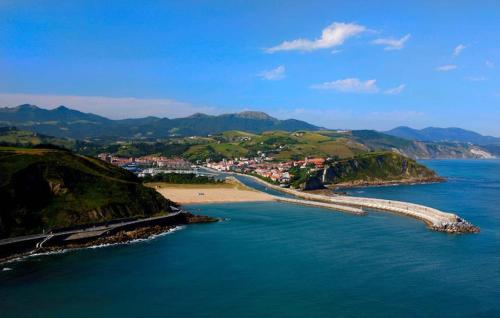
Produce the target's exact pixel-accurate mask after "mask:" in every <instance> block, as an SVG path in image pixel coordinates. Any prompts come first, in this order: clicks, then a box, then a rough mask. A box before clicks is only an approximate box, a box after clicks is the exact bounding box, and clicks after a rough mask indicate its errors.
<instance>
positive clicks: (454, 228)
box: [429, 217, 481, 234]
mask: <svg viewBox="0 0 500 318" xmlns="http://www.w3.org/2000/svg"><path fill="white" fill-rule="evenodd" d="M429 227H430V228H431V229H432V230H434V231H438V232H446V233H455V234H456V233H479V232H480V231H481V230H480V229H479V227H477V226H475V225H473V224H472V223H470V222H467V221H466V220H464V219H462V218H460V217H457V220H456V221H455V222H443V223H441V224H439V225H431V226H429Z"/></svg>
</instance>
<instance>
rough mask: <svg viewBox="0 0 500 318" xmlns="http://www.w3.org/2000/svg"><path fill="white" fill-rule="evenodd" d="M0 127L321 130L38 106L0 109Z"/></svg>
mask: <svg viewBox="0 0 500 318" xmlns="http://www.w3.org/2000/svg"><path fill="white" fill-rule="evenodd" d="M0 125H3V126H16V127H19V128H21V129H26V130H31V131H35V132H37V133H42V134H47V135H51V136H55V137H70V138H75V139H85V138H104V137H120V138H141V137H143V138H165V137H171V136H191V135H196V136H200V135H210V134H217V133H221V132H224V131H226V130H242V131H246V132H251V133H261V132H264V131H268V130H284V131H296V130H318V129H319V127H317V126H315V125H311V124H309V123H306V122H304V121H300V120H296V119H286V120H279V119H276V118H274V117H271V116H269V115H268V114H266V113H263V112H253V111H246V112H241V113H235V114H223V115H218V116H212V115H206V114H201V113H197V114H194V115H191V116H189V117H184V118H174V119H169V118H158V117H145V118H133V119H122V120H112V119H108V118H105V117H102V116H98V115H95V114H90V113H83V112H80V111H77V110H73V109H70V108H67V107H65V106H59V107H57V108H55V109H51V110H48V109H43V108H40V107H37V106H35V105H28V104H26V105H20V106H17V107H12V108H8V107H5V108H0Z"/></svg>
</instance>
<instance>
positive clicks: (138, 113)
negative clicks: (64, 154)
mask: <svg viewBox="0 0 500 318" xmlns="http://www.w3.org/2000/svg"><path fill="white" fill-rule="evenodd" d="M20 104H34V105H37V106H42V107H44V108H49V109H50V108H55V107H57V106H59V105H65V106H67V107H69V108H72V109H77V110H80V111H82V112H90V113H94V114H98V115H101V116H106V117H109V118H112V119H123V118H136V117H145V116H159V117H169V118H175V117H184V116H189V115H192V114H193V113H198V112H201V113H209V114H215V113H217V112H216V110H217V109H216V108H214V107H208V106H195V105H192V104H190V103H185V102H180V101H176V100H172V99H160V98H158V99H153V98H135V97H105V96H74V95H36V94H2V93H0V105H1V106H10V107H12V106H17V105H20Z"/></svg>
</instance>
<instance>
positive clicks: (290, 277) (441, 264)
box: [0, 161, 500, 318]
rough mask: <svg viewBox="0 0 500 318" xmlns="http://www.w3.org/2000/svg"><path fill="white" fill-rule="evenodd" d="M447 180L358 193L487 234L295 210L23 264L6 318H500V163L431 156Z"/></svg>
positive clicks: (269, 209) (252, 208)
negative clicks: (426, 208) (444, 214)
mask: <svg viewBox="0 0 500 318" xmlns="http://www.w3.org/2000/svg"><path fill="white" fill-rule="evenodd" d="M425 163H426V164H427V165H428V166H430V167H432V168H434V169H436V170H437V171H439V172H440V174H442V175H445V176H448V177H450V179H449V182H447V183H442V184H430V185H418V186H400V187H380V188H370V189H356V190H352V192H353V194H354V195H364V196H374V197H384V198H392V199H403V200H408V201H414V202H418V203H425V204H429V205H432V206H435V207H438V208H441V209H443V210H447V211H453V212H456V213H458V214H460V215H461V216H463V217H465V218H466V219H467V220H469V221H471V222H473V223H474V224H476V225H478V226H480V227H481V230H482V231H481V233H480V234H473V235H450V234H444V233H438V232H432V231H429V230H427V229H426V228H425V226H424V224H423V223H421V222H419V221H417V220H413V219H411V218H407V217H403V216H398V215H393V214H388V213H377V212H375V213H371V214H369V215H368V216H353V215H349V214H343V213H337V212H333V211H330V210H323V209H317V208H311V207H302V206H293V205H286V204H282V203H272V202H271V203H243V204H219V205H205V206H202V205H200V206H191V207H190V209H191V210H192V211H194V212H199V213H204V214H208V215H213V216H219V217H224V218H227V219H226V220H225V221H224V222H220V223H217V224H199V225H192V226H188V227H186V228H184V229H181V230H178V231H176V232H174V233H171V234H168V235H165V236H162V237H158V238H156V239H154V240H150V241H146V242H139V243H135V244H130V245H119V246H112V247H106V248H97V249H85V250H79V251H72V252H67V253H64V254H57V255H50V256H43V257H42V256H41V257H34V258H30V259H28V260H25V261H22V262H17V263H11V264H8V265H3V266H4V267H5V266H8V267H10V268H12V270H10V271H3V272H0V317H2V318H4V317H109V316H121V317H136V316H153V317H235V316H236V317H268V316H270V317H331V316H344V317H399V316H416V317H439V316H451V317H477V316H483V317H495V316H496V317H499V316H500V231H499V228H500V161H426V162H425Z"/></svg>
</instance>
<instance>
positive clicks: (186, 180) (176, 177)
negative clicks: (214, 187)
mask: <svg viewBox="0 0 500 318" xmlns="http://www.w3.org/2000/svg"><path fill="white" fill-rule="evenodd" d="M144 182H166V183H181V184H203V183H223V182H224V181H222V180H217V179H214V178H211V177H207V176H197V175H196V174H194V173H159V174H156V175H154V176H145V177H144Z"/></svg>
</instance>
